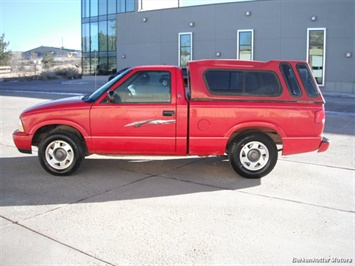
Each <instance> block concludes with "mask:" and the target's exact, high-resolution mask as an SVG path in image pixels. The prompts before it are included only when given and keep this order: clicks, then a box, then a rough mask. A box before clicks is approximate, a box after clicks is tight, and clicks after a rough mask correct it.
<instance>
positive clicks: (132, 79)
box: [114, 70, 173, 105]
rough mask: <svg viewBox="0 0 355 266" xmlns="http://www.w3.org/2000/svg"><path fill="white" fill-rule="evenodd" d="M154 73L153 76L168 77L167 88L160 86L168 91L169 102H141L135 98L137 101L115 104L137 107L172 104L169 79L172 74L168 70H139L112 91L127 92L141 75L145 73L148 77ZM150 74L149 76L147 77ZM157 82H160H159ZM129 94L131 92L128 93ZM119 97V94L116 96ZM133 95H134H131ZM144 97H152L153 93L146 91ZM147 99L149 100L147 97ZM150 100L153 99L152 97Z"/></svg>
mask: <svg viewBox="0 0 355 266" xmlns="http://www.w3.org/2000/svg"><path fill="white" fill-rule="evenodd" d="M153 72H154V73H155V74H158V73H160V75H164V74H165V75H169V76H168V79H169V84H168V85H167V86H163V85H162V84H160V85H161V86H162V87H165V88H167V89H168V90H169V94H168V96H169V101H162V100H157V101H154V100H153V101H141V98H140V97H137V98H138V99H140V100H138V101H122V102H118V103H115V104H130V105H131V104H138V105H141V104H143V105H144V104H171V103H172V100H173V99H172V81H171V78H172V73H171V71H169V70H139V71H137V72H135V73H133V74H132V75H131V76H130V77H128V78H127V80H125V81H124V82H122V83H121V84H120V85H119V86H118V87H117V88H115V89H114V91H115V92H117V94H118V92H124V91H126V92H127V89H126V88H129V87H130V86H131V85H134V83H135V82H136V81H137V80H139V79H140V77H141V75H143V74H144V73H147V74H148V76H150V75H151V74H152V73H153ZM149 74H150V75H149ZM159 82H161V81H160V80H159ZM130 92H131V91H130ZM131 93H132V92H131ZM118 95H119V94H118ZM133 95H134V94H133ZM146 95H154V93H152V91H148V92H147V93H146ZM138 96H139V95H138ZM130 99H131V100H134V99H135V97H132V98H130ZM147 99H150V98H149V97H148V98H147ZM151 99H154V98H153V97H152V98H151Z"/></svg>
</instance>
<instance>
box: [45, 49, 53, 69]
mask: <svg viewBox="0 0 355 266" xmlns="http://www.w3.org/2000/svg"><path fill="white" fill-rule="evenodd" d="M42 64H43V67H44V69H49V68H50V67H51V66H53V64H54V58H53V54H52V53H50V52H49V53H45V54H44V57H43V59H42Z"/></svg>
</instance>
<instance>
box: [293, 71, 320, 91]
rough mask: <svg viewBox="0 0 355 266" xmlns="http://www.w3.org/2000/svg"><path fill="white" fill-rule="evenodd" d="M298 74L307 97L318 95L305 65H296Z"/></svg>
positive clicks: (316, 87)
mask: <svg viewBox="0 0 355 266" xmlns="http://www.w3.org/2000/svg"><path fill="white" fill-rule="evenodd" d="M297 71H298V74H299V75H300V77H301V80H302V83H303V86H304V88H305V89H306V92H307V94H308V96H309V97H317V96H318V95H319V90H318V86H317V85H316V83H315V81H314V78H313V76H312V74H311V73H310V71H309V69H308V67H307V65H305V64H298V65H297Z"/></svg>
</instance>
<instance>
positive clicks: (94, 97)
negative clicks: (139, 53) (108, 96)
mask: <svg viewBox="0 0 355 266" xmlns="http://www.w3.org/2000/svg"><path fill="white" fill-rule="evenodd" d="M130 71H131V69H130V68H128V69H127V70H125V71H123V72H121V73H120V74H118V75H117V76H116V77H114V78H113V79H111V80H110V81H109V82H107V83H105V84H104V85H102V86H101V87H100V88H99V89H97V90H96V91H94V92H93V93H91V94H88V95H86V96H84V97H83V98H82V100H83V101H85V102H88V103H93V102H95V101H96V100H97V99H99V98H100V97H101V95H102V94H104V93H105V92H106V91H108V90H109V88H111V86H112V85H113V84H115V83H116V82H117V81H119V80H120V79H121V78H123V77H124V76H125V75H126V74H127V73H128V72H130Z"/></svg>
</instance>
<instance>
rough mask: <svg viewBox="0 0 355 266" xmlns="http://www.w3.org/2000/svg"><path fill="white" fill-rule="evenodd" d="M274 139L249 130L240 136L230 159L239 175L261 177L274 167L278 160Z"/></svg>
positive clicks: (231, 151) (232, 148) (230, 154)
mask: <svg viewBox="0 0 355 266" xmlns="http://www.w3.org/2000/svg"><path fill="white" fill-rule="evenodd" d="M277 156H278V154H277V147H276V145H275V143H274V141H273V140H272V139H271V138H270V137H269V136H268V135H266V134H263V133H261V132H253V131H252V132H248V133H245V134H242V135H241V136H239V137H238V138H237V139H236V140H235V141H234V142H233V145H232V147H231V150H230V152H229V161H230V163H231V165H232V167H233V169H234V171H236V172H237V173H238V174H239V175H241V176H243V177H245V178H261V177H263V176H265V175H267V174H269V173H270V172H271V171H272V169H274V167H275V165H276V162H277Z"/></svg>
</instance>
